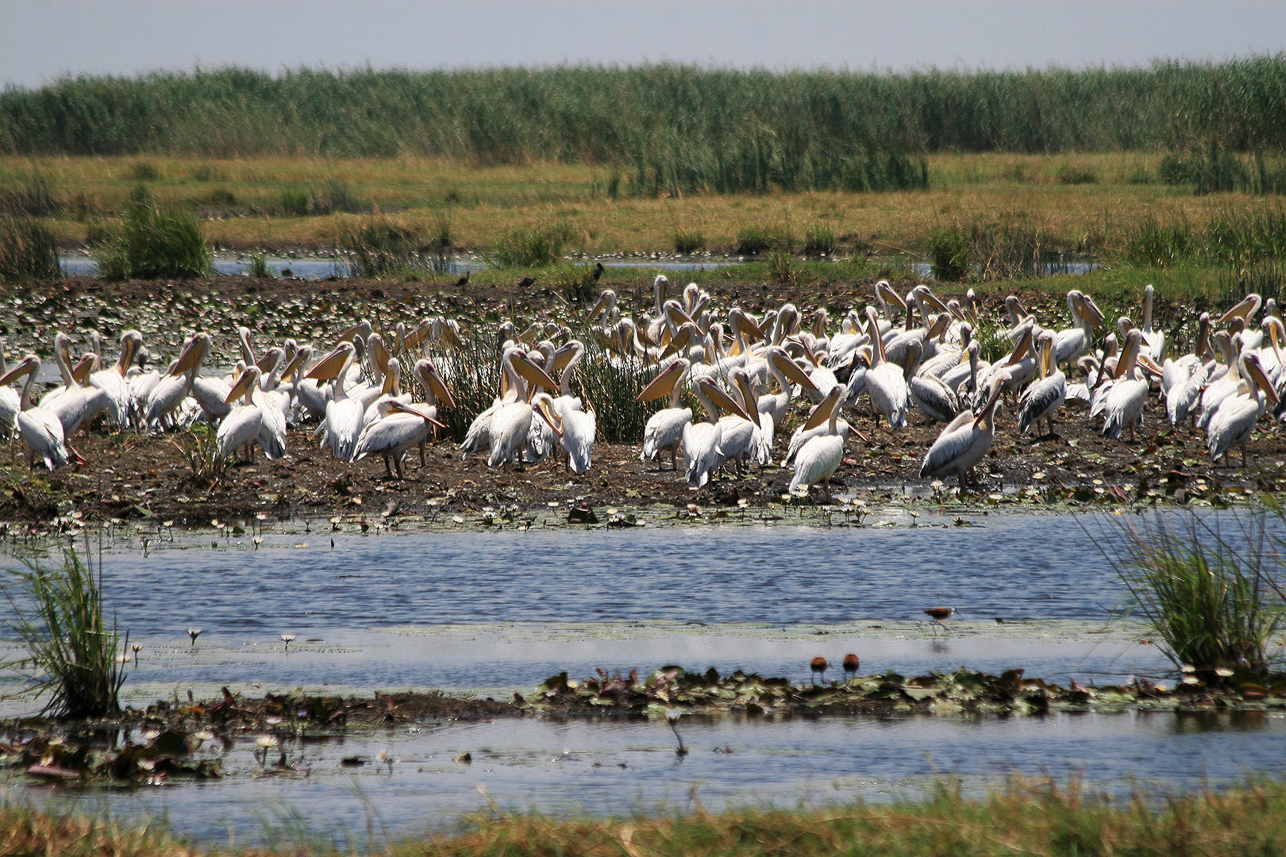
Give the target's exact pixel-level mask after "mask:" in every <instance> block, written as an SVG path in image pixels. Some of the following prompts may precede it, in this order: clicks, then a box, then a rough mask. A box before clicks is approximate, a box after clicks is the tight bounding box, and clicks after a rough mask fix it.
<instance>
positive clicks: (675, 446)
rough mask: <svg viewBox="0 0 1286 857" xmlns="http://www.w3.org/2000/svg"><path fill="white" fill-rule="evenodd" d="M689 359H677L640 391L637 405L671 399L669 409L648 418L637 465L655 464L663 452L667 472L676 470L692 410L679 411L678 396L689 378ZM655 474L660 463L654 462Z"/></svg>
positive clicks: (666, 408)
mask: <svg viewBox="0 0 1286 857" xmlns="http://www.w3.org/2000/svg"><path fill="white" fill-rule="evenodd" d="M688 367H689V363H688V359H687V358H686V357H680V358H679V359H677V360H675V361H674V362H673V363H671V364H670V365H669V366H667V367H665V369H663V370H662V371H661V373H660V374H659V375H657V376H656V377H655V378H654V379H652V383H650V384H648V385H647V386H646V387H644V388H643V392H641V393H639V394H638V396H636V397H635V399H634V400H635V401H636V402H650V401H652V400H653V399H659V398H661V397H662V396H669V397H670V404H669V406H668V407H665V408H662V409H661V410H659V411H657V412H656V413H655V414H653V415H652V416H651V417H649V418H648V421H647V425H646V426H645V427H644V428H643V451H642V452H640V453H639V461H657V456H658V455H659V454H660V453H661V452H662V451H665V452H669V453H670V469H671V470H678V469H679V465H678V456H679V444H680V443H681V442H682V441H683V434H684V432H685V431H686V429H687V427H688V425H689V424H690V423H691V422H692V409H691V408H681V407H679V393H681V392H682V390H683V379H684V378H686V377H687V375H688ZM656 466H657V470H658V471H659V470H660V469H661V463H660V462H659V461H657V465H656Z"/></svg>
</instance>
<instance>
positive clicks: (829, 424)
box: [790, 387, 844, 502]
mask: <svg viewBox="0 0 1286 857" xmlns="http://www.w3.org/2000/svg"><path fill="white" fill-rule="evenodd" d="M843 397H844V388H843V387H833V388H832V389H831V391H830V392H829V393H827V394H826V398H824V399H822V403H821V404H820V405H818V406H817V408H816V410H814V411H813V415H812V416H811V417H809V418H808V421H807V422H805V423H804V425H803V428H804V431H811V430H812V429H815V428H818V427H820V426H822V425H825V426H826V433H825V434H823V435H818V436H814V437H811V438H809V440H808V442H807V443H805V444H804V445H803V446H802V447H800V449H799V451H798V452H797V453H795V475H794V476H793V477H792V478H791V480H790V493H792V494H794V493H796V492H797V491H799V490H800V489H801V488H802V489H803V493H804V494H807V493H808V490H809V489H810V488H812V487H813V486H814V485H817V484H819V483H820V484H821V486H822V495H823V496H824V497H825V499H826V500H827V501H828V502H829V501H830V499H831V486H830V478H831V477H832V476H834V475H835V471H836V470H838V469H839V465H840V462H841V461H843V459H844V438H843V437H842V436H841V435H840V433H839V428H838V418H839V408H840V400H841V399H842V398H843Z"/></svg>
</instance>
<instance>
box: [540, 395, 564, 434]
mask: <svg viewBox="0 0 1286 857" xmlns="http://www.w3.org/2000/svg"><path fill="white" fill-rule="evenodd" d="M536 412H537V413H538V414H540V417H541V419H543V420H544V421H545V423H546V424H547V425H548V426H549V428H550V429H552V430H553V432H554V434H556V435H558V436H559V437H562V436H563V429H562V426H560V425H559V424H558V418H557V417H556V416H554V414H553V412H552V411H550V410H549V401H548V400H547V399H541V400H540V401H539V402H537V403H536Z"/></svg>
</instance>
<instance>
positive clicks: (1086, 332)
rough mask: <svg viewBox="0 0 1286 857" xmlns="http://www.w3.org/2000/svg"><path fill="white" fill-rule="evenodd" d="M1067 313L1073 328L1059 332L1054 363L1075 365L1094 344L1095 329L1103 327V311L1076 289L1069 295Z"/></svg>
mask: <svg viewBox="0 0 1286 857" xmlns="http://www.w3.org/2000/svg"><path fill="white" fill-rule="evenodd" d="M1067 311H1068V313H1070V314H1071V316H1072V326H1071V327H1070V328H1067V329H1065V330H1060V331H1058V338H1057V339H1055V340H1054V363H1055V365H1057V366H1062V365H1063V364H1064V363H1069V364H1070V363H1075V362H1076V359H1077V358H1078V357H1080V356H1081V355H1082V354H1084V353H1085V352H1087V351H1089V350H1090V347H1091V346H1092V345H1093V344H1094V329H1095V328H1098V327H1102V326H1103V311H1102V310H1100V309H1099V308H1098V304H1096V303H1094V301H1093V299H1092V298H1090V297H1089V296H1088V295H1084V294H1082V293H1081V292H1079V291H1077V290H1076V289H1072V290H1071V291H1069V292H1068V293H1067Z"/></svg>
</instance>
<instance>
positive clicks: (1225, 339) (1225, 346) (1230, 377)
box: [1197, 330, 1244, 431]
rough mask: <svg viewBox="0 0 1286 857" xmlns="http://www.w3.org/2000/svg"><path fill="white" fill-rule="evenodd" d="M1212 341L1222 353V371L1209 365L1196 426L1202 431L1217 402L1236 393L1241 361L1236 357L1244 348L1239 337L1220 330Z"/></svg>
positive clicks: (1213, 412)
mask: <svg viewBox="0 0 1286 857" xmlns="http://www.w3.org/2000/svg"><path fill="white" fill-rule="evenodd" d="M1214 343H1215V347H1216V348H1218V349H1219V351H1220V352H1221V353H1222V354H1223V358H1224V366H1223V371H1222V372H1221V371H1220V369H1219V368H1218V367H1210V369H1209V373H1208V377H1207V379H1206V386H1205V388H1204V389H1203V390H1202V391H1201V413H1200V414H1199V415H1198V417H1197V428H1199V429H1201V430H1202V431H1204V430H1206V429H1207V428H1209V426H1210V418H1211V417H1212V416H1214V414H1215V411H1217V410H1218V409H1219V403H1220V402H1222V401H1223V400H1224V399H1226V398H1227V397H1228V396H1231V395H1233V394H1234V393H1236V392H1237V389H1238V386H1239V385H1240V383H1241V361H1240V360H1239V359H1238V357H1239V356H1240V354H1241V352H1242V351H1243V350H1244V349H1242V348H1241V347H1240V338H1239V337H1237V338H1234V337H1230V336H1229V335H1228V334H1227V333H1226V332H1225V331H1222V330H1221V331H1219V332H1218V333H1216V334H1215V335H1214Z"/></svg>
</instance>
